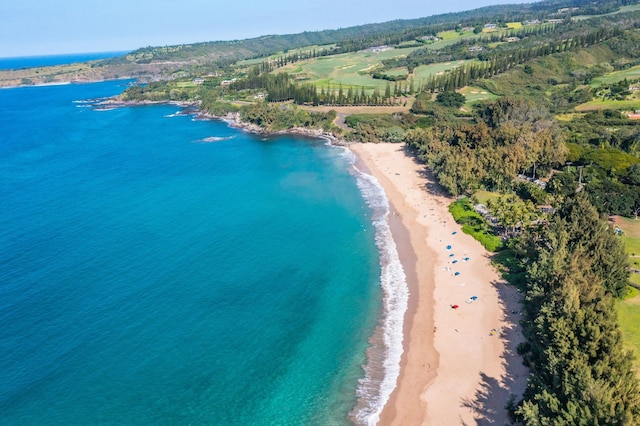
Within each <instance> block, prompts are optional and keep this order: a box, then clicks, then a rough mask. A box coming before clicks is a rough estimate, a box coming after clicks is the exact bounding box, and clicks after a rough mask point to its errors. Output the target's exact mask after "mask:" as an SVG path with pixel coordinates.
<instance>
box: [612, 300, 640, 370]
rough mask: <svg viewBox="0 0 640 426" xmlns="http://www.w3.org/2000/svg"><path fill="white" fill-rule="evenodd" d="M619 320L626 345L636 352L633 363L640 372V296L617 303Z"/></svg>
mask: <svg viewBox="0 0 640 426" xmlns="http://www.w3.org/2000/svg"><path fill="white" fill-rule="evenodd" d="M616 308H617V311H618V322H619V324H620V329H621V331H622V338H623V343H624V347H625V348H626V349H629V350H633V352H634V353H635V354H636V359H634V361H633V364H634V367H635V371H636V374H638V372H640V360H638V358H637V357H638V356H640V327H639V326H638V325H639V324H640V296H638V295H637V291H636V295H635V297H631V298H629V299H626V300H622V301H619V302H618V303H617V305H616Z"/></svg>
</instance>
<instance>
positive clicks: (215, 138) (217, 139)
mask: <svg viewBox="0 0 640 426" xmlns="http://www.w3.org/2000/svg"><path fill="white" fill-rule="evenodd" d="M233 138H235V136H225V137H220V136H209V137H208V138H204V139H198V140H197V141H196V142H198V143H213V142H222V141H228V140H229V139H233Z"/></svg>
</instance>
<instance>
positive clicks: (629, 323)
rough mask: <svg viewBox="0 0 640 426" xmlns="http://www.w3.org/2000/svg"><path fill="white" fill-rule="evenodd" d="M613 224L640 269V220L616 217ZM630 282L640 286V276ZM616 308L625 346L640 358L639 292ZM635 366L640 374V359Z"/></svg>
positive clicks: (634, 275)
mask: <svg viewBox="0 0 640 426" xmlns="http://www.w3.org/2000/svg"><path fill="white" fill-rule="evenodd" d="M613 222H614V223H615V224H616V225H617V226H618V227H620V229H622V232H623V234H624V235H623V236H622V237H621V238H622V240H623V241H624V244H625V250H626V251H627V253H628V254H629V256H630V259H629V260H630V261H631V264H632V267H633V268H635V269H640V265H639V263H640V262H639V261H640V219H639V220H636V219H630V218H625V217H620V216H614V217H613ZM636 256H638V257H636ZM629 281H631V282H632V283H633V284H635V285H637V286H640V274H635V273H632V274H631V276H630V277H629ZM616 308H617V311H618V321H619V323H620V329H621V330H622V335H623V337H624V345H625V347H626V348H628V349H632V350H633V351H634V352H635V353H636V356H640V295H638V291H637V290H635V289H634V291H633V292H632V293H631V294H629V296H628V297H627V298H626V299H625V300H621V301H619V302H617V304H616ZM634 366H635V369H636V372H637V373H638V372H640V359H636V360H634Z"/></svg>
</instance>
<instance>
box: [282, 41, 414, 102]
mask: <svg viewBox="0 0 640 426" xmlns="http://www.w3.org/2000/svg"><path fill="white" fill-rule="evenodd" d="M415 49H416V48H415V47H413V48H406V49H389V50H385V51H382V52H355V53H343V54H341V55H333V56H325V57H322V58H317V59H311V60H308V61H300V62H296V63H295V64H290V65H287V66H285V67H282V68H279V69H278V71H282V72H288V73H290V74H292V75H293V76H294V77H295V76H296V74H304V75H305V77H306V81H307V82H309V83H314V84H316V85H318V87H319V88H323V87H324V88H327V87H328V86H329V85H331V86H334V88H337V86H338V85H339V84H342V86H343V88H344V89H348V87H354V88H356V89H360V88H362V87H364V88H365V89H366V90H373V89H375V88H378V90H380V91H384V89H385V87H386V86H387V81H386V80H380V79H374V78H373V77H371V75H369V74H368V73H367V72H368V71H371V70H373V69H374V68H376V67H378V66H380V65H381V64H382V61H383V60H385V59H391V58H397V57H403V56H406V55H408V54H409V53H411V52H413V51H414V50H415Z"/></svg>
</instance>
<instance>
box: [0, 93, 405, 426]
mask: <svg viewBox="0 0 640 426" xmlns="http://www.w3.org/2000/svg"><path fill="white" fill-rule="evenodd" d="M122 90H123V88H122V86H121V82H107V83H96V84H87V85H66V86H50V87H27V88H17V89H6V90H0V128H1V129H2V132H1V133H0V200H1V204H2V208H1V209H0V353H2V356H1V357H0V423H1V424H3V425H7V424H10V425H14V424H15V425H24V424H61V425H62V424H64V425H68V424H98V423H100V424H242V425H249V424H255V425H265V424H274V425H275V424H278V425H285V424H292V425H293V424H295V425H299V424H346V423H347V422H348V421H347V418H348V416H349V413H350V412H351V411H352V410H353V408H354V406H355V405H356V388H358V387H360V391H359V393H358V394H359V395H360V396H361V397H362V396H363V392H364V393H365V395H364V397H366V392H367V390H366V386H365V390H364V391H363V389H362V386H363V383H364V384H365V385H366V382H367V380H369V378H363V374H364V373H363V366H364V365H365V364H366V363H367V360H366V349H367V348H368V346H369V340H370V339H371V337H372V335H373V333H374V329H376V326H377V325H379V324H380V323H381V317H380V315H381V313H382V311H383V309H384V310H385V311H387V310H388V308H383V299H384V298H383V290H382V288H381V280H382V281H383V283H382V284H383V286H384V280H385V279H386V278H385V276H386V275H388V274H385V270H384V267H383V270H382V271H381V268H380V264H381V261H380V259H381V256H382V257H385V256H387V255H386V254H384V251H382V252H381V251H380V250H379V248H380V247H381V244H383V243H384V241H383V240H384V238H383V237H384V236H382V237H381V235H380V230H378V231H376V227H375V226H374V224H375V223H376V220H377V221H378V222H380V221H381V220H382V219H383V218H384V215H385V214H386V213H385V209H386V208H387V207H388V206H386V205H385V201H384V199H383V198H380V194H377V195H376V191H375V188H374V187H373V186H371V185H370V186H367V185H368V184H367V182H366V179H365V180H363V179H362V176H359V175H358V173H357V171H355V170H354V167H353V164H352V162H353V159H352V158H351V157H350V156H349V155H348V154H347V153H346V152H345V151H344V150H343V149H341V148H335V147H329V146H327V145H326V144H325V142H324V141H322V140H317V139H306V138H301V137H294V136H271V137H260V136H256V135H252V134H249V133H245V132H243V131H239V130H236V129H233V128H230V127H228V126H227V124H226V123H224V122H220V121H199V120H195V119H194V118H193V117H192V116H189V115H176V114H175V113H176V112H178V111H179V108H177V107H175V106H170V105H165V106H147V107H135V108H120V109H113V110H107V111H98V110H94V109H92V108H91V107H90V104H87V103H84V102H82V101H83V100H87V99H91V98H97V97H103V96H110V95H114V94H117V93H119V92H121V91H122ZM363 194H364V195H363ZM367 197H368V198H367ZM376 197H378V198H376ZM376 200H377V201H376ZM376 203H377V204H376ZM376 218H377V219H376ZM382 221H383V220H382ZM378 225H379V224H378ZM376 244H377V245H376ZM380 253H382V254H380ZM391 257H393V256H391ZM385 262H386V261H385V260H383V261H382V263H383V264H384V263H385ZM387 272H388V271H387ZM391 273H392V274H393V271H391ZM400 327H401V321H400ZM370 373H371V372H369V373H367V374H368V375H369V374H370ZM371 374H372V375H373V376H375V375H376V374H375V372H374V373H371ZM378 375H380V371H378ZM380 380H381V379H380ZM394 382H395V379H394ZM371 392H372V393H375V392H377V391H371ZM374 399H375V398H374ZM374 404H380V401H378V402H375V403H374ZM361 405H362V401H361ZM365 405H366V404H365ZM374 411H375V408H374Z"/></svg>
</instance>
